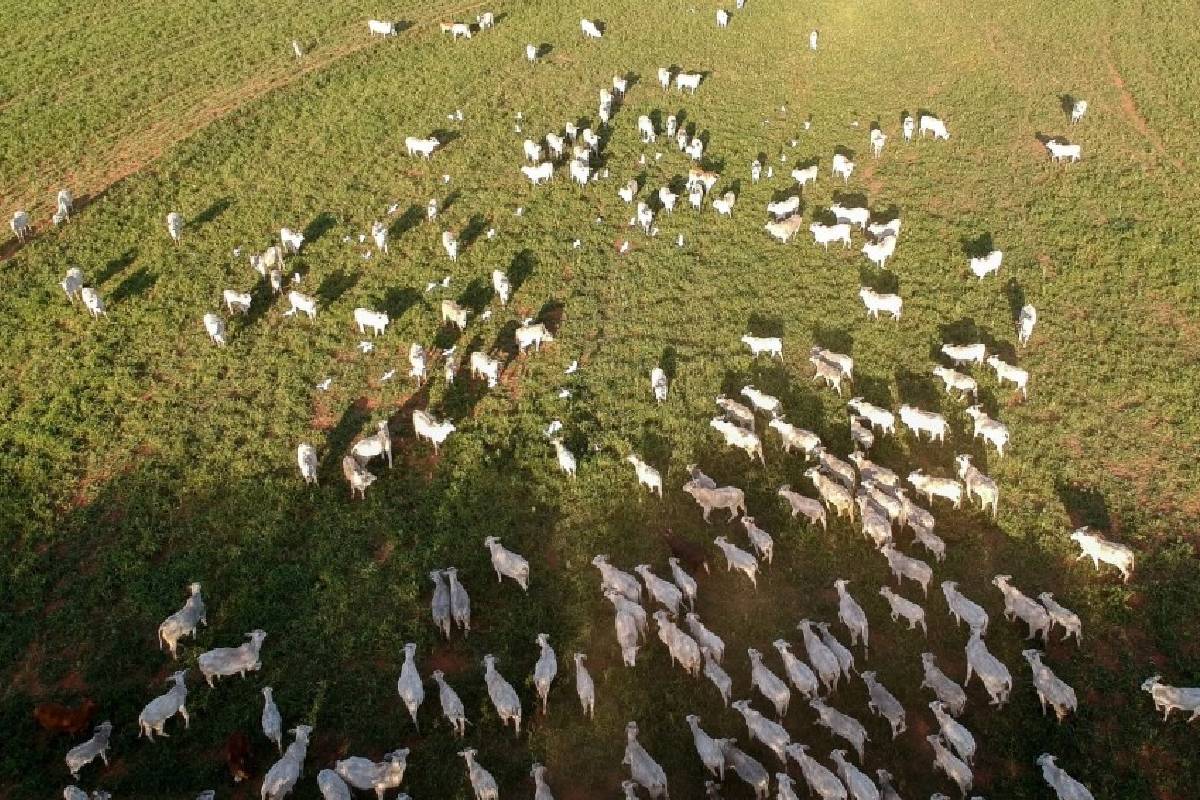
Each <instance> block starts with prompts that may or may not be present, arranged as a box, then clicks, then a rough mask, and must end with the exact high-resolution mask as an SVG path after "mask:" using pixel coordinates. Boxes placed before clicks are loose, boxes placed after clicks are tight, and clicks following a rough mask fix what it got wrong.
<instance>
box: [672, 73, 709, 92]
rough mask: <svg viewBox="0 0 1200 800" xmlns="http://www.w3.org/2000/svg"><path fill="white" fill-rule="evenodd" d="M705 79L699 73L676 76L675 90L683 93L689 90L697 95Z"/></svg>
mask: <svg viewBox="0 0 1200 800" xmlns="http://www.w3.org/2000/svg"><path fill="white" fill-rule="evenodd" d="M703 77H704V76H703V75H701V74H700V73H699V72H681V73H679V74H678V75H676V76H675V88H676V89H678V90H679V91H681V92H682V91H683V90H684V89H688V90H690V91H691V93H692V94H695V93H696V90H697V89H698V88H700V81H701V79H702V78H703Z"/></svg>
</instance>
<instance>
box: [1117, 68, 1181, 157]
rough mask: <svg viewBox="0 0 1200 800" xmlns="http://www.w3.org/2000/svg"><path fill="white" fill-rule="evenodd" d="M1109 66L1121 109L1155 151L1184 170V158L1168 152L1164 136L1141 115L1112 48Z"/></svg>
mask: <svg viewBox="0 0 1200 800" xmlns="http://www.w3.org/2000/svg"><path fill="white" fill-rule="evenodd" d="M1104 61H1105V64H1106V65H1107V67H1108V77H1109V79H1110V80H1112V84H1113V86H1114V87H1115V88H1116V90H1117V92H1119V93H1120V95H1121V111H1122V112H1124V114H1125V116H1126V118H1127V119H1128V120H1129V122H1130V124H1131V125H1133V127H1134V130H1136V131H1137V132H1138V133H1140V134H1141V135H1142V136H1144V137H1145V138H1146V140H1147V141H1149V142H1150V144H1152V145H1153V146H1154V150H1155V152H1157V153H1158V154H1159V155H1160V156H1162V157H1163V158H1165V159H1167V160H1168V161H1170V162H1171V163H1172V164H1174V165H1175V167H1176V168H1177V169H1179V170H1180V171H1181V172H1182V171H1183V170H1184V166H1183V161H1182V159H1178V158H1174V157H1173V156H1171V155H1170V154H1169V153H1168V152H1167V147H1166V145H1165V144H1163V140H1162V138H1161V137H1160V136H1159V135H1158V134H1157V133H1156V132H1155V131H1154V129H1153V128H1151V127H1150V123H1148V122H1146V118H1145V117H1143V116H1142V115H1141V113H1140V112H1139V111H1138V108H1137V102H1136V101H1134V99H1133V95H1132V94H1131V93H1130V92H1129V90H1128V89H1127V88H1125V79H1124V78H1122V77H1121V73H1120V71H1119V70H1118V69H1117V65H1116V64H1115V63H1114V62H1113V59H1112V54H1111V48H1110V52H1109V55H1107V56H1106V57H1105V59H1104Z"/></svg>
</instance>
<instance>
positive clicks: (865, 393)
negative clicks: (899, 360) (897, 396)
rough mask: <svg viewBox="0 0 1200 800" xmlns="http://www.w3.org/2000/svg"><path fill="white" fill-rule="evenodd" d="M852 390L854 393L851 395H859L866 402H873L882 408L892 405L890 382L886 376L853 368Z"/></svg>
mask: <svg viewBox="0 0 1200 800" xmlns="http://www.w3.org/2000/svg"><path fill="white" fill-rule="evenodd" d="M852 391H853V392H854V394H852V395H851V397H861V398H862V399H864V400H866V401H867V402H868V403H874V404H875V405H877V406H882V407H884V408H892V407H893V406H894V400H893V398H892V384H891V383H890V382H889V381H888V380H887V379H886V378H878V377H876V376H874V375H868V374H866V373H863V372H859V371H857V370H855V372H854V386H853V390H852Z"/></svg>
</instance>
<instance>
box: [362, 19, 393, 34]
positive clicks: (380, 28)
mask: <svg viewBox="0 0 1200 800" xmlns="http://www.w3.org/2000/svg"><path fill="white" fill-rule="evenodd" d="M367 31H368V32H369V33H370V34H371V35H372V36H395V35H396V23H394V22H383V21H381V20H377V19H369V20H367Z"/></svg>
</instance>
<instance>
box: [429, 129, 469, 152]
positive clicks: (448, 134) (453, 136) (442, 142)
mask: <svg viewBox="0 0 1200 800" xmlns="http://www.w3.org/2000/svg"><path fill="white" fill-rule="evenodd" d="M430 138H432V139H437V140H438V149H439V150H440V149H441V148H443V147H445V146H446V145H448V144H450V143H451V142H453V141H455V140H457V139H461V138H462V133H460V132H459V131H456V130H452V129H450V128H438V129H437V130H435V131H434V132H433V133H431V134H430Z"/></svg>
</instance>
